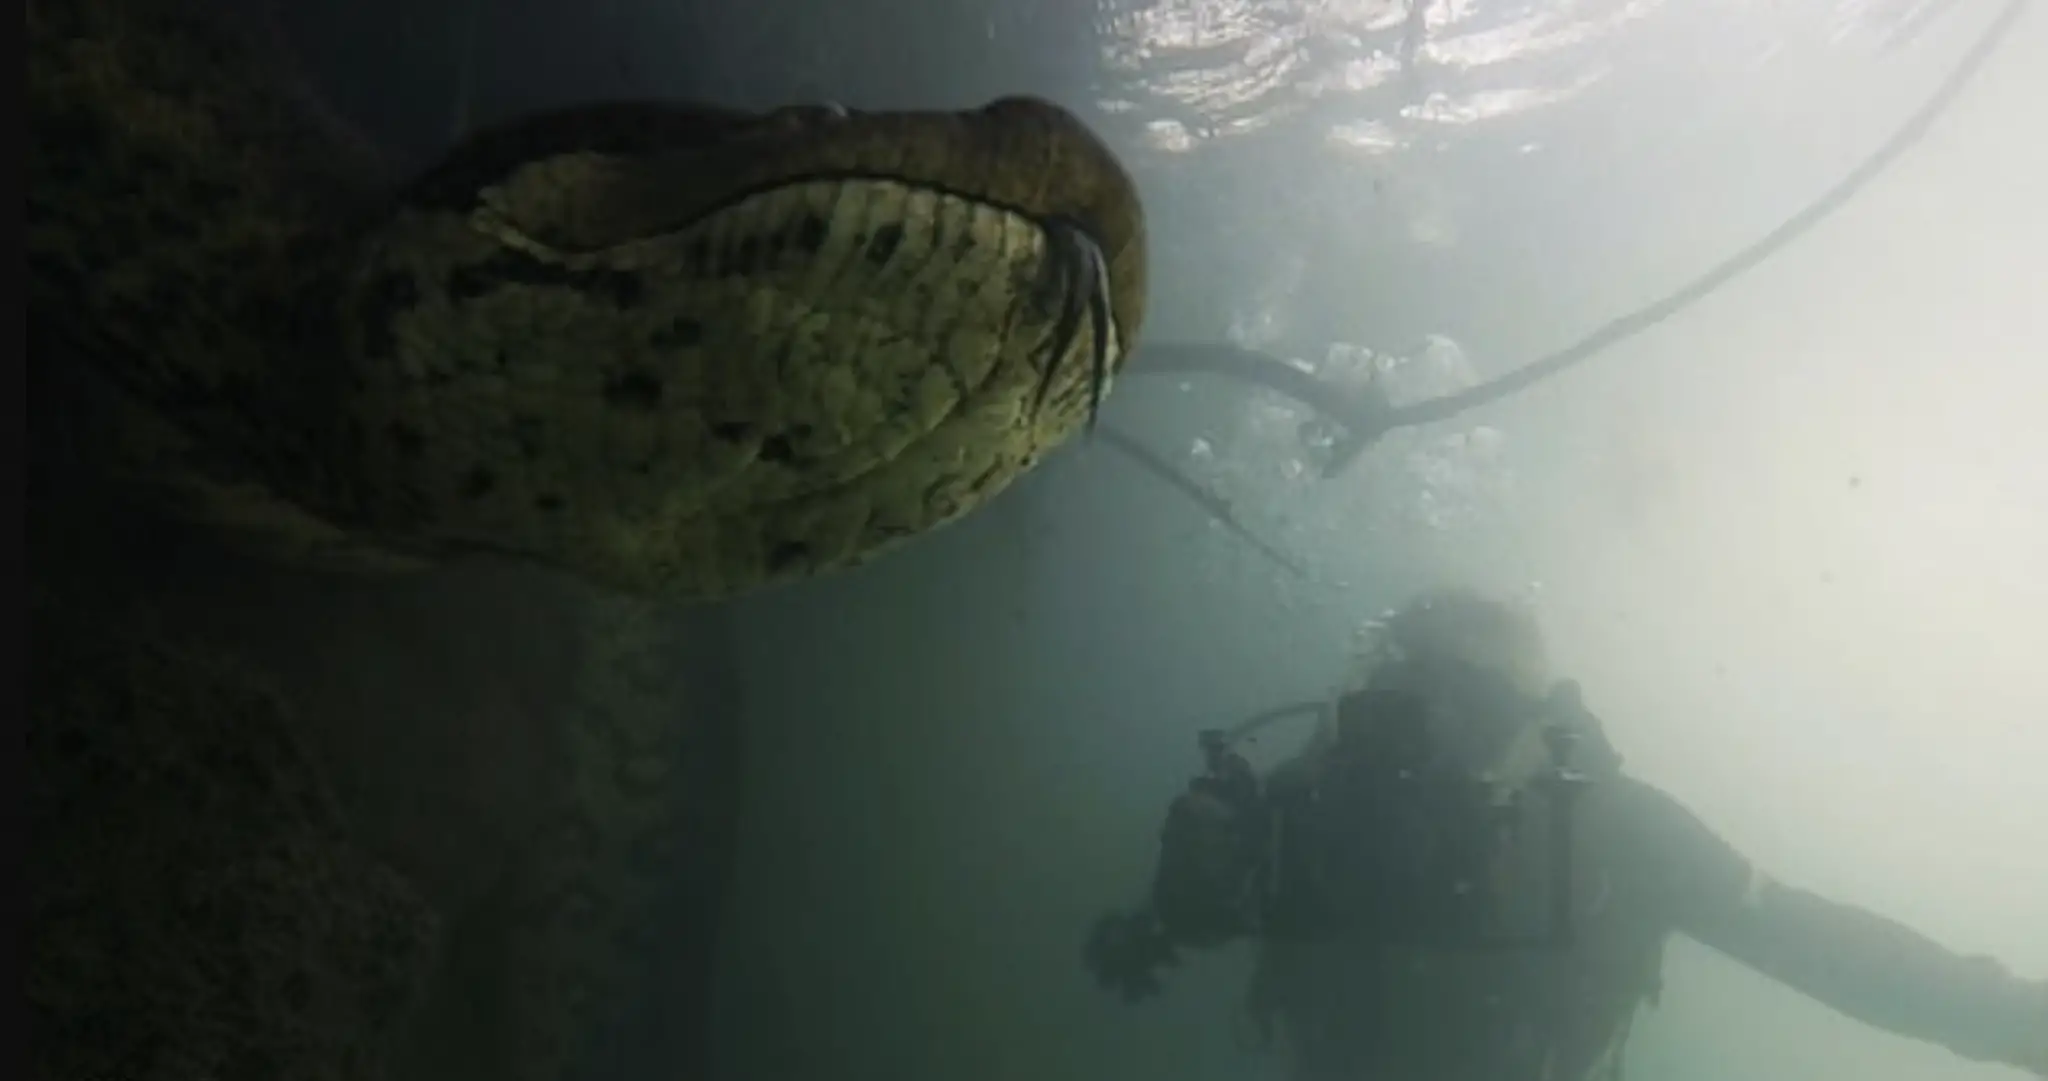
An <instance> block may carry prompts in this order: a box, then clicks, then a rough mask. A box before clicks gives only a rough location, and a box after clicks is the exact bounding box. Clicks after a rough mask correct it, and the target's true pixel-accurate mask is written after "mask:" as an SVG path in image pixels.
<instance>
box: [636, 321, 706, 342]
mask: <svg viewBox="0 0 2048 1081" xmlns="http://www.w3.org/2000/svg"><path fill="white" fill-rule="evenodd" d="M703 340H704V324H702V323H699V322H698V321H696V320H695V319H677V320H675V321H673V322H671V323H670V324H669V325H667V326H665V327H663V328H661V329H660V330H657V331H655V332H654V335H653V336H652V337H651V338H649V339H648V344H650V345H652V346H654V347H655V348H656V349H688V348H690V347H691V346H693V345H696V344H697V343H698V342H701V341H703Z"/></svg>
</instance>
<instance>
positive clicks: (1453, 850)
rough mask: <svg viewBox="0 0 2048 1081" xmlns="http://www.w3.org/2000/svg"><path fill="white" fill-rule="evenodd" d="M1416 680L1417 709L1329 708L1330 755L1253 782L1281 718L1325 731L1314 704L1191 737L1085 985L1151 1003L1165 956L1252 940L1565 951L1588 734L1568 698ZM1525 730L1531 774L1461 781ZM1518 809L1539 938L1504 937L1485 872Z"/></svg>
mask: <svg viewBox="0 0 2048 1081" xmlns="http://www.w3.org/2000/svg"><path fill="white" fill-rule="evenodd" d="M1432 675H1433V678H1431V679H1429V680H1428V681H1427V685H1429V686H1431V687H1432V691H1431V692H1430V693H1429V694H1423V693H1418V692H1417V691H1416V690H1414V689H1412V688H1411V687H1410V686H1403V685H1401V683H1399V682H1397V681H1386V682H1382V681H1377V680H1376V681H1375V683H1374V685H1372V686H1369V687H1367V688H1366V689H1364V690H1361V691H1356V692H1353V693H1351V694H1347V695H1345V696H1344V697H1342V698H1341V699H1339V700H1338V702H1337V703H1336V706H1335V710H1334V713H1335V716H1334V718H1328V717H1327V716H1326V719H1328V720H1333V721H1334V729H1335V739H1334V742H1333V743H1332V744H1331V745H1330V746H1329V747H1327V748H1325V749H1324V750H1323V751H1322V752H1321V753H1318V754H1316V755H1314V756H1311V757H1309V758H1308V759H1307V760H1305V761H1304V762H1302V763H1298V764H1297V766H1298V767H1299V768H1293V769H1282V770H1278V771H1275V773H1274V774H1273V776H1271V777H1270V778H1266V779H1262V778H1260V776H1259V775H1258V773H1257V771H1255V770H1254V769H1253V767H1252V766H1251V764H1250V762H1249V761H1248V760H1247V759H1246V758H1245V756H1244V754H1243V753H1242V751H1241V749H1240V748H1241V747H1242V745H1243V744H1244V743H1245V742H1246V741H1247V740H1248V739H1249V738H1250V737H1251V736H1252V735H1253V734H1255V733H1256V732H1257V731H1258V730H1259V729H1261V728H1263V727H1265V726H1266V725H1268V724H1270V723H1272V722H1274V721H1276V720H1279V719H1282V718H1284V717H1287V716H1290V715H1295V714H1299V713H1303V712H1306V711H1309V710H1314V711H1317V712H1322V713H1325V714H1326V715H1327V713H1328V712H1329V708H1328V707H1327V706H1326V705H1325V704H1323V703H1307V704H1302V705H1297V706H1289V707H1283V708H1281V709H1277V710H1271V711H1268V712H1266V713H1262V714H1259V715H1258V716H1255V717H1253V718H1250V719H1249V720H1247V721H1245V722H1243V723H1241V724H1239V725H1237V726H1235V727H1233V728H1230V729H1221V730H1217V729H1211V730H1207V731H1204V732H1202V733H1201V734H1200V736H1199V737H1198V739H1197V744H1198V746H1199V748H1200V750H1201V753H1202V758H1203V771H1202V773H1201V774H1200V775H1198V776H1197V777H1196V778H1195V779H1194V780H1193V781H1192V782H1191V783H1190V784H1189V786H1188V789H1187V791H1186V792H1185V793H1183V794H1182V795H1181V796H1180V797H1179V798H1178V799H1176V801H1175V803H1174V805H1173V809H1172V810H1171V811H1170V812H1169V814H1168V816H1167V822H1166V826H1165V828H1164V830H1163V831H1162V837H1161V853H1160V859H1159V864H1158V867H1157V868H1156V870H1155V873H1154V878H1153V886H1152V894H1151V898H1150V901H1149V903H1148V904H1146V905H1144V906H1141V907H1140V908H1138V909H1137V910H1136V911H1131V912H1124V913H1112V914H1110V915H1107V916H1104V917H1103V918H1102V919H1101V920H1099V921H1097V923H1096V925H1095V927H1094V929H1093V931H1092V933H1091V934H1090V936H1089V939H1088V942H1087V945H1086V948H1085V951H1084V954H1085V960H1086V963H1087V965H1088V967H1089V969H1090V970H1091V972H1092V973H1093V974H1094V976H1095V978H1096V980H1097V982H1098V983H1101V984H1103V985H1104V986H1106V987H1109V988H1111V989H1113V990H1116V991H1119V992H1121V993H1122V994H1123V996H1124V997H1125V998H1127V999H1137V998H1143V997H1146V996H1148V995H1150V994H1154V993H1157V992H1158V990H1159V980H1158V972H1159V970H1160V969H1162V968H1164V967H1166V966H1167V965H1170V964H1172V963H1173V962H1174V960H1175V959H1176V957H1177V955H1178V951H1179V949H1180V948H1181V947H1202V946H1210V945H1216V944H1220V943H1222V942H1226V941H1230V940H1232V939H1235V938H1240V937H1246V936H1253V935H1256V936H1261V937H1267V938H1274V939H1289V938H1294V939H1303V938H1307V939H1313V938H1320V937H1328V936H1336V935H1344V936H1358V937H1367V938H1375V939H1378V940H1381V941H1384V942H1387V943H1389V944H1400V945H1409V946H1426V947H1432V948H1439V949H1446V950H1468V951H1469V950H1517V949H1563V948H1567V947H1569V946H1570V945H1571V943H1572V939H1573V930H1574V929H1573V912H1572V883H1573V877H1574V869H1573V851H1572V838H1573V832H1574V814H1573V812H1574V808H1575V807H1576V805H1577V802H1578V797H1579V795H1580V794H1581V793H1583V792H1584V791H1585V789H1586V788H1587V786H1588V785H1590V784H1591V783H1592V782H1591V779H1590V777H1589V776H1588V775H1587V774H1586V773H1585V772H1583V771H1581V770H1580V769H1579V768H1578V765H1577V763H1576V758H1577V752H1578V748H1579V745H1580V743H1581V741H1582V739H1583V738H1584V736H1585V735H1587V734H1594V735H1597V734H1598V731H1599V730H1598V724H1597V722H1596V721H1594V720H1593V719H1592V718H1591V717H1590V716H1589V715H1588V714H1587V713H1586V712H1585V710H1584V708H1583V706H1582V705H1581V704H1580V701H1579V695H1578V688H1577V686H1576V685H1575V684H1572V683H1569V682H1565V683H1559V684H1557V685H1556V686H1554V687H1553V688H1552V689H1551V692H1550V694H1549V695H1548V696H1547V697H1546V698H1543V699H1534V698H1530V697H1528V696H1525V695H1521V694H1519V693H1517V692H1514V691H1513V690H1512V689H1511V688H1509V687H1508V686H1507V685H1506V683H1505V681H1504V680H1502V679H1501V678H1500V677H1498V676H1495V675H1492V674H1490V673H1485V672H1479V671H1466V670H1459V671H1455V672H1450V673H1444V672H1438V673H1433V674H1432ZM1441 688H1450V693H1449V695H1448V698H1449V703H1448V704H1449V705H1450V706H1451V708H1452V712H1453V713H1454V715H1456V716H1458V717H1459V718H1460V720H1461V723H1459V724H1456V725H1446V724H1443V723H1441V720H1442V717H1443V710H1442V707H1444V706H1445V704H1446V702H1445V695H1443V694H1441V693H1439V690H1438V689H1441ZM1532 712H1534V713H1535V714H1536V715H1535V716H1532ZM1433 719H1434V720H1436V721H1437V722H1439V723H1432V721H1433ZM1529 725H1537V726H1540V727H1537V728H1536V729H1535V731H1536V732H1537V733H1538V734H1540V736H1541V739H1542V743H1543V749H1544V752H1545V753H1546V758H1547V761H1546V763H1545V764H1543V765H1542V766H1540V767H1539V768H1537V769H1535V770H1534V771H1533V773H1531V775H1530V776H1529V777H1527V778H1526V779H1524V780H1522V781H1521V782H1520V783H1515V784H1503V783H1501V782H1500V781H1499V780H1498V779H1495V778H1492V777H1489V776H1488V775H1486V774H1485V773H1483V772H1477V771H1475V770H1474V768H1473V763H1474V762H1475V761H1485V760H1487V759H1488V757H1489V756H1493V755H1498V754H1499V753H1500V749H1501V748H1502V747H1504V746H1506V745H1508V744H1509V743H1511V742H1512V741H1514V740H1516V739H1518V738H1521V736H1522V734H1523V733H1525V732H1527V731H1528V728H1527V726H1529ZM1603 744H1604V741H1603ZM1532 797H1533V798H1532ZM1532 802H1534V803H1541V804H1542V805H1543V810H1544V811H1545V812H1546V813H1545V815H1544V818H1545V822H1544V827H1543V835H1544V836H1543V842H1544V844H1545V846H1546V850H1545V851H1544V852H1543V853H1542V854H1541V855H1542V857H1543V860H1542V866H1543V868H1544V870H1543V877H1544V879H1545V880H1546V885H1547V886H1548V890H1547V894H1548V896H1547V909H1548V912H1547V916H1546V918H1545V919H1544V921H1543V924H1542V926H1540V927H1511V926H1509V925H1508V922H1509V921H1508V918H1507V913H1505V912H1504V911H1503V905H1502V903H1501V902H1502V896H1501V894H1502V888H1501V885H1500V882H1499V870H1500V867H1501V866H1502V862H1503V861H1504V860H1505V858H1506V856H1507V853H1508V852H1509V850H1510V846H1511V845H1513V844H1514V842H1515V841H1516V839H1517V837H1518V836H1519V835H1520V833H1521V831H1522V830H1523V829H1525V828H1526V826H1527V821H1526V820H1527V819H1528V818H1529V817H1530V804H1531V803H1532Z"/></svg>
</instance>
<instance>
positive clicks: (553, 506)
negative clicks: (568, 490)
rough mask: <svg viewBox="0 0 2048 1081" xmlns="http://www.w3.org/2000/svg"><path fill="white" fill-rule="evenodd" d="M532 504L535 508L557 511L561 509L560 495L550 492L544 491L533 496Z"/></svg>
mask: <svg viewBox="0 0 2048 1081" xmlns="http://www.w3.org/2000/svg"><path fill="white" fill-rule="evenodd" d="M533 506H534V509H535V510H544V511H551V512H552V511H558V510H561V509H562V497H561V496H558V495H555V494H554V493H552V492H544V493H542V494H540V495H537V496H534V497H533Z"/></svg>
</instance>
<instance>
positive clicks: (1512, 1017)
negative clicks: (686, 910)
mask: <svg viewBox="0 0 2048 1081" xmlns="http://www.w3.org/2000/svg"><path fill="white" fill-rule="evenodd" d="M1286 712H1287V711H1286V710H1276V711H1273V712H1272V713H1269V714H1262V715H1261V716H1260V717H1258V718H1254V719H1253V720H1252V721H1251V722H1247V724H1245V725H1241V726H1239V728H1238V729H1236V730H1231V731H1211V732H1205V733H1203V734H1202V739H1201V747H1202V750H1203V752H1204V755H1205V758H1206V760H1207V761H1206V765H1207V769H1206V772H1204V773H1203V774H1202V775H1201V776H1200V777H1198V778H1197V779H1196V780H1195V781H1194V782H1193V783H1192V784H1190V785H1189V787H1188V789H1187V790H1186V791H1185V792H1184V793H1182V794H1181V795H1180V796H1179V797H1178V798H1177V799H1176V800H1175V801H1174V803H1173V805H1172V807H1171V809H1170V810H1169V811H1168V814H1167V817H1166V823H1165V827H1164V829H1163V831H1162V838H1161V851H1160V857H1159V864H1158V867H1157V869H1156V872H1155V875H1154V879H1153V883H1152V889H1151V893H1150V897H1149V901H1148V903H1147V904H1146V905H1145V906H1144V907H1142V908H1141V909H1140V910H1138V911H1136V912H1130V913H1121V914H1114V915H1111V916H1106V917H1104V918H1103V919H1102V920H1101V921H1100V922H1099V923H1098V924H1097V925H1096V927H1095V929H1094V932H1093V934H1092V935H1091V936H1090V938H1089V941H1088V946H1087V949H1086V960H1087V963H1088V965H1089V967H1090V969H1091V971H1092V972H1093V974H1094V976H1095V978H1096V979H1097V981H1098V982H1100V983H1101V984H1103V985H1104V986H1106V987H1108V988H1111V989H1113V990H1115V991H1118V992H1120V993H1121V994H1123V995H1124V996H1125V997H1126V998H1130V999H1136V998H1142V997H1145V996H1147V995H1150V994H1154V993H1157V992H1158V990H1159V982H1158V973H1159V971H1160V970H1161V969H1162V968H1163V967H1165V966H1167V965H1169V964H1171V963H1173V962H1174V961H1175V960H1176V958H1177V956H1178V954H1179V952H1180V951H1181V950H1182V949H1184V948H1202V947H1209V946H1215V945H1220V944H1222V943H1225V942H1228V941H1232V940H1235V939H1240V938H1254V939H1256V940H1257V943H1258V949H1259V957H1258V963H1257V967H1256V970H1255V972H1254V975H1253V977H1252V986H1251V990H1250V993H1249V995H1248V1001H1247V1008H1248V1012H1249V1013H1250V1015H1251V1019H1252V1020H1253V1022H1254V1023H1255V1024H1256V1025H1257V1026H1258V1028H1259V1031H1260V1033H1261V1034H1262V1036H1263V1037H1264V1038H1265V1039H1266V1040H1267V1041H1268V1042H1271V1041H1273V1040H1274V1039H1275V1038H1276V1037H1277V1038H1278V1041H1279V1043H1280V1044H1281V1045H1282V1046H1283V1047H1284V1048H1285V1049H1286V1051H1287V1052H1288V1054H1289V1057H1290V1059H1291V1067H1292V1076H1294V1077H1296V1078H1299V1079H1301V1081H1612V1079H1615V1078H1619V1077H1620V1075H1621V1052H1622V1046H1623V1044H1624V1042H1625V1040H1626V1037H1627V1034H1628V1029H1629V1026H1630V1023H1631V1021H1632V1019H1633V1017H1634V1015H1635V1013H1636V1010H1637V1007H1638V1005H1639V1004H1640V1003H1641V1002H1642V1001H1644V1000H1645V999H1652V1000H1653V999H1654V998H1655V996H1656V994H1657V991H1658V986H1659V979H1660V971H1661V968H1662V964H1663V950H1664V942H1665V940H1666V938H1667V937H1668V936H1669V935H1670V934H1671V933H1672V932H1677V933H1680V934H1684V935H1686V936H1688V937H1690V938H1693V939H1696V940H1698V941H1699V942H1701V943H1703V944H1705V945H1707V946H1710V947H1712V948H1714V949H1716V950H1718V951H1720V952H1722V953H1725V954H1727V955H1729V956H1730V957H1733V958H1734V959H1736V960H1738V961H1740V962H1742V963H1743V964H1745V965H1747V966H1749V967H1750V968H1753V969H1755V970H1756V971H1758V972H1761V973H1763V974H1764V975H1766V976H1769V977H1771V978H1772V979H1774V980H1777V981H1779V982H1780V983H1783V984H1785V985H1787V986H1789V987H1792V988H1794V989H1796V990H1798V991H1800V992H1803V993H1804V994H1806V995H1809V996H1811V997H1813V998H1815V999H1817V1000H1819V1001H1820V1002H1822V1003H1825V1004H1826V1005H1828V1006H1830V1007H1833V1008H1834V1009H1836V1010H1838V1011H1840V1012H1842V1013H1844V1014H1847V1015H1849V1016H1850V1017H1853V1018H1856V1019H1858V1020H1860V1021H1863V1022H1864V1023H1866V1024H1870V1025H1874V1026H1876V1027H1878V1028H1881V1029H1885V1030H1888V1031H1891V1032H1894V1033H1898V1034H1900V1035H1905V1036H1910V1037H1915V1038H1918V1039H1922V1040H1927V1041H1931V1042H1934V1043H1937V1044H1940V1045H1943V1046H1945V1047H1947V1048H1949V1049H1950V1050H1952V1051H1954V1052H1955V1053H1956V1054H1958V1055H1961V1056H1963V1057H1965V1058H1970V1059H1976V1060H1982V1061H1989V1062H1999V1063H2006V1064H2009V1065H2014V1066H2019V1067H2021V1068H2023V1069H2026V1070H2029V1071H2031V1072H2033V1073H2035V1074H2038V1075H2040V1076H2043V1077H2048V982H2041V981H2028V980H2023V979H2020V978H2018V977H2016V976H2014V975H2012V974H2011V973H2009V972H2007V971H2006V970H2005V969H2004V968H2003V967H2001V966H2000V965H1998V964H1997V963H1996V962H1994V961H1991V960H1989V959H1985V958H1976V957H1964V956H1958V955H1956V954H1954V953H1951V952H1950V951H1948V950H1946V949H1944V948H1942V947H1941V946H1939V945H1937V944H1936V943H1934V942H1932V941H1930V940H1928V939H1927V938H1925V937H1923V936H1921V935H1919V934H1917V933H1916V932H1914V931H1912V930H1909V929H1908V928H1906V927H1903V926H1901V925H1899V924H1897V923H1894V922H1892V921H1890V920H1888V919H1885V918H1883V917H1881V916H1877V915H1874V914H1872V913H1870V912H1867V911H1864V910H1862V909H1859V908H1856V907H1853V906H1850V905H1846V904H1841V903H1838V902H1835V901H1830V900H1827V899H1825V898H1822V897H1817V896H1815V895H1813V894H1811V893H1807V892H1805V891H1803V890H1800V889H1797V888H1795V887H1792V886H1789V885H1785V884H1782V883H1779V882H1777V881H1774V880H1773V879H1771V878H1768V877H1766V876H1765V875H1763V874H1762V873H1761V872H1759V871H1758V870H1756V869H1755V868H1754V867H1752V866H1751V865H1750V864H1749V862H1748V861H1747V860H1746V859H1744V858H1743V856H1742V855H1741V854H1740V853H1738V852H1736V851H1735V850H1734V849H1733V848H1732V847H1730V846H1729V844H1728V843H1727V842H1725V841H1723V840H1722V839H1721V838H1719V837H1717V836H1716V835H1715V834H1714V833H1713V832H1712V831H1710V830H1709V829H1708V828H1707V827H1706V826H1705V825H1704V824H1702V823H1701V822H1700V820H1699V819H1698V818H1696V817H1694V815H1693V814H1692V813H1691V812H1690V811H1688V810H1687V809H1686V808H1684V807H1683V806H1681V805H1680V804H1679V803H1678V802H1677V801H1676V800H1674V799H1672V798H1671V797H1670V796H1668V795H1666V794H1665V793H1663V792H1661V791H1659V790H1657V789H1655V788H1652V787H1651V786H1649V785H1647V784H1645V783H1643V782H1641V781H1638V780H1635V779H1633V778H1631V777H1629V776H1628V775H1627V774H1625V773H1624V772H1623V771H1622V770H1621V759H1620V757H1619V756H1618V755H1616V754H1615V752H1614V750H1613V749H1612V748H1611V747H1610V746H1609V745H1608V743H1607V741H1606V739H1605V738H1604V736H1603V735H1602V732H1601V728H1600V724H1599V722H1598V721H1597V719H1595V718H1594V716H1593V715H1592V714H1591V713H1589V712H1588V711H1587V710H1586V708H1585V707H1584V706H1583V704H1582V703H1581V702H1580V700H1579V695H1578V691H1577V688H1576V686H1575V685H1574V684H1572V683H1570V682H1552V681H1551V678H1550V675H1549V673H1548V670H1547V663H1546V661H1545V658H1544V649H1543V642H1542V638H1541V635H1540V633H1539V631H1538V630H1537V627H1536V624H1535V621H1534V619H1533V618H1532V617H1531V616H1530V615H1529V614H1527V613H1526V612H1524V611H1522V610H1521V609H1519V608H1517V607H1515V606H1513V605H1510V604H1507V603H1503V602H1499V601H1496V600H1493V599H1490V598H1487V597H1484V596H1481V595H1478V594H1474V593H1470V592H1465V591H1459V590H1442V591H1436V592H1433V593H1430V594H1427V595H1425V596H1423V597H1421V598H1420V599H1418V600H1417V601H1415V602H1414V603H1412V604H1411V605H1409V606H1408V607H1407V608H1405V609H1403V610H1402V611H1400V612H1398V613H1396V614H1395V615H1394V616H1392V617H1391V618H1390V619H1389V620H1388V621H1387V622H1386V624H1385V625H1384V626H1383V627H1381V628H1380V633H1379V634H1378V635H1377V636H1376V640H1375V642H1374V644H1373V647H1372V649H1371V650H1370V654H1369V656H1368V657H1367V659H1366V663H1365V664H1364V665H1363V666H1362V667H1361V669H1360V673H1359V681H1358V682H1357V683H1356V684H1355V685H1354V686H1352V687H1351V688H1350V689H1349V690H1348V691H1347V693H1345V694H1343V695H1342V696H1341V697H1340V698H1339V699H1338V700H1337V702H1336V704H1335V705H1334V707H1332V708H1330V709H1328V710H1326V711H1325V713H1326V716H1325V718H1324V722H1323V723H1322V724H1321V725H1320V726H1319V727H1318V729H1317V733H1316V736H1315V737H1314V738H1312V739H1311V741H1310V743H1309V745H1308V746H1307V748H1306V749H1304V750H1303V751H1302V752H1301V753H1300V754H1298V755H1297V756H1295V757H1294V758H1293V759H1291V760H1289V761H1287V762H1285V763H1283V764H1281V765H1280V766H1278V767H1276V768H1275V769H1273V770H1271V771H1270V772H1269V774H1268V775H1267V776H1264V777H1261V776H1260V775H1259V774H1258V773H1257V771H1255V770H1254V769H1253V768H1252V767H1251V765H1250V764H1249V763H1248V761H1247V759H1246V758H1245V757H1244V756H1243V755H1242V754H1241V753H1239V751H1238V746H1239V745H1240V744H1241V743H1242V742H1243V741H1244V739H1245V738H1247V737H1248V736H1249V735H1250V734H1251V731H1252V730H1253V729H1255V728H1256V727H1258V726H1260V725H1262V724H1264V723H1266V722H1268V721H1270V720H1271V719H1273V718H1275V717H1278V716H1281V715H1283V714H1284V713H1286Z"/></svg>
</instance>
